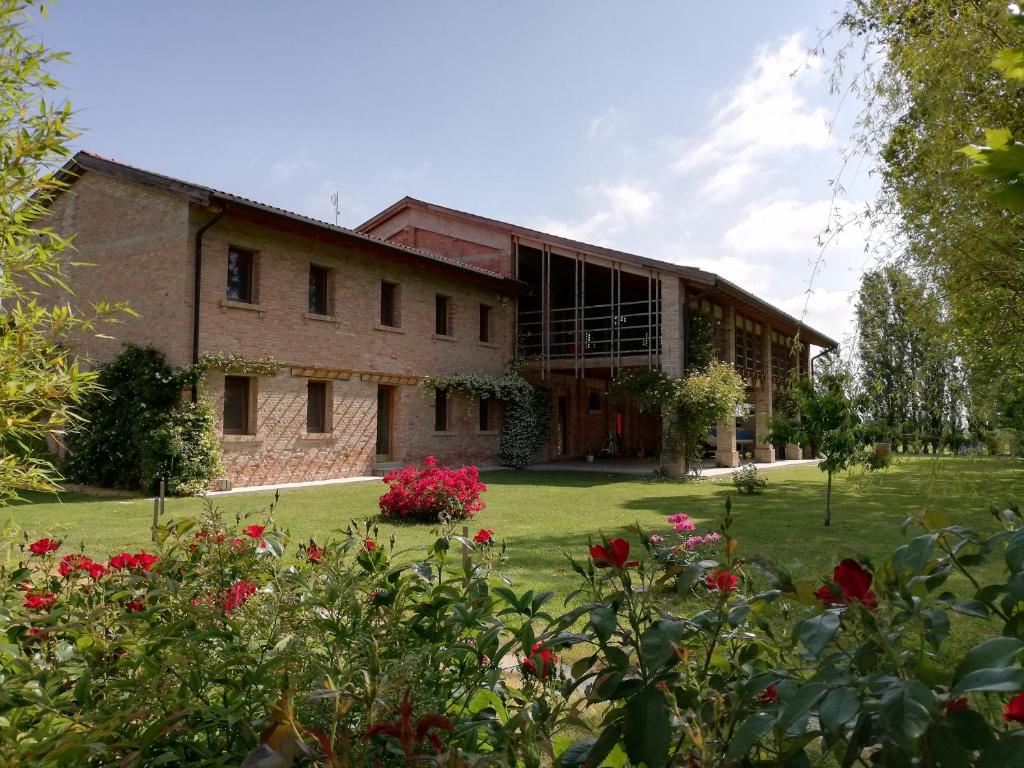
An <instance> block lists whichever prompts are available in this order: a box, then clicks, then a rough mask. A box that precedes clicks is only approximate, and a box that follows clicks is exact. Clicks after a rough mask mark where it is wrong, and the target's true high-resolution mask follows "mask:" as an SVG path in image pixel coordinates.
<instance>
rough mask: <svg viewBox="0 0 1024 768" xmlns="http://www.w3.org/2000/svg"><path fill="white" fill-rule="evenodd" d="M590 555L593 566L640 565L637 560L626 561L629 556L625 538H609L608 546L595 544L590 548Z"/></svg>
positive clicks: (617, 566)
mask: <svg viewBox="0 0 1024 768" xmlns="http://www.w3.org/2000/svg"><path fill="white" fill-rule="evenodd" d="M590 557H591V559H592V560H593V561H594V567H595V568H607V567H608V566H612V567H614V568H620V569H621V568H635V567H636V566H638V565H640V563H639V561H637V560H630V561H628V562H627V561H626V558H627V557H629V542H628V541H626V540H625V539H609V540H608V547H607V548H605V547H603V546H601V545H600V544H595V545H594V546H592V547H591V548H590Z"/></svg>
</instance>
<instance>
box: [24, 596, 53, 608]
mask: <svg viewBox="0 0 1024 768" xmlns="http://www.w3.org/2000/svg"><path fill="white" fill-rule="evenodd" d="M56 602H57V596H56V595H52V594H50V593H49V592H45V593H44V592H34V593H33V592H28V593H26V594H25V602H24V603H23V604H24V606H25V607H26V608H30V609H32V610H33V611H45V610H46V609H47V608H52V607H53V605H54V603H56Z"/></svg>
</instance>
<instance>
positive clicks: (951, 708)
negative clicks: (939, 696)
mask: <svg viewBox="0 0 1024 768" xmlns="http://www.w3.org/2000/svg"><path fill="white" fill-rule="evenodd" d="M965 709H970V706H969V705H968V703H967V699H966V698H963V699H953V700H952V701H947V702H946V711H947V712H960V711H962V710H965Z"/></svg>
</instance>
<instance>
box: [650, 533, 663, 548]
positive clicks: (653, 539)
mask: <svg viewBox="0 0 1024 768" xmlns="http://www.w3.org/2000/svg"><path fill="white" fill-rule="evenodd" d="M664 540H665V537H664V536H659V535H658V534H656V533H655V534H653V535H652V536H651V538H650V542H651V544H654V545H658V544H661V542H663V541H664Z"/></svg>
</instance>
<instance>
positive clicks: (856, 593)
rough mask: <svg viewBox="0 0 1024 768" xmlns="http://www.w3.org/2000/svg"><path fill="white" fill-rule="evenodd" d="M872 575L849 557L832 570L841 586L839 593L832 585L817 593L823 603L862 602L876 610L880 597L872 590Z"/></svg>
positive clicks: (837, 585)
mask: <svg viewBox="0 0 1024 768" xmlns="http://www.w3.org/2000/svg"><path fill="white" fill-rule="evenodd" d="M872 578H873V577H872V575H871V573H869V572H868V571H866V570H864V568H862V567H861V565H860V563H858V562H857V561H856V560H850V559H849V558H847V559H846V560H843V561H842V562H841V563H839V565H837V566H836V567H835V570H834V571H833V572H832V580H833V582H834V584H835V586H836V587H838V588H839V594H838V595H837V594H836V590H835V589H833V588H832V586H831V585H828V584H826V585H825V586H823V587H821V588H820V589H818V590H817V591H816V592H815V593H814V594H815V595H817V597H818V599H819V600H820V601H821V604H822V605H826V606H828V605H835V604H837V603H840V604H846V605H850V604H851V603H860V604H861V605H863V606H864V607H866V608H870V609H872V610H874V609H875V608H877V607H878V598H877V597H876V595H875V593H874V592H872V591H871V581H872Z"/></svg>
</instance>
